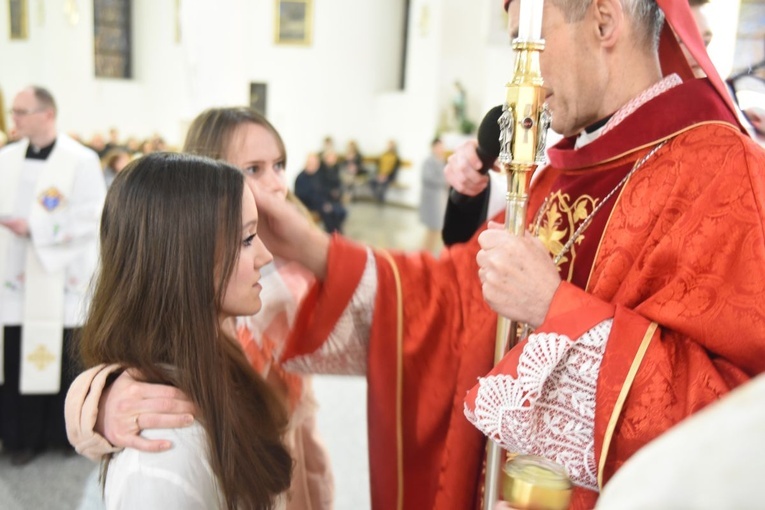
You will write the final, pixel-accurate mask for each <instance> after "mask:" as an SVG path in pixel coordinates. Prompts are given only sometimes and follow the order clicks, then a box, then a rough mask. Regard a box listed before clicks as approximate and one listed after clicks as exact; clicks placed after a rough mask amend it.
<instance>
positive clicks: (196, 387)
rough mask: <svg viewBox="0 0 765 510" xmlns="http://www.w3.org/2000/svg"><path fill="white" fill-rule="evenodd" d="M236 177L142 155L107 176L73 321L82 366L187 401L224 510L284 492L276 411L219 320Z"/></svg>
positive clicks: (233, 247) (235, 209)
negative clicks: (125, 376)
mask: <svg viewBox="0 0 765 510" xmlns="http://www.w3.org/2000/svg"><path fill="white" fill-rule="evenodd" d="M243 192H244V177H243V176H242V174H241V173H240V172H239V171H238V170H237V169H235V168H234V167H232V166H230V165H227V164H225V163H223V162H220V161H213V160H211V159H208V158H202V157H198V156H191V155H185V154H172V153H154V154H151V155H148V156H144V157H142V158H140V159H138V160H136V161H133V162H132V163H130V164H129V165H128V166H127V167H125V169H124V170H123V171H122V172H120V173H119V174H118V175H117V177H116V178H115V179H114V183H113V185H112V187H111V188H110V189H109V191H108V193H107V196H106V204H105V206H104V211H103V216H102V218H101V247H100V251H101V267H100V270H99V274H98V277H97V281H96V285H95V291H94V296H93V300H92V304H91V308H90V311H89V316H88V318H87V320H86V322H85V325H84V327H83V328H82V339H81V347H80V348H81V355H82V359H83V360H84V362H85V363H86V365H87V366H92V365H95V364H98V363H119V364H121V365H123V366H124V367H128V368H136V369H138V371H139V372H140V373H141V374H142V375H143V377H144V378H145V380H146V381H149V382H154V383H162V384H170V385H173V386H175V387H177V388H179V389H181V390H182V391H183V392H184V393H186V394H187V395H188V396H189V398H190V399H191V400H192V401H193V402H194V404H196V407H197V409H198V412H199V420H200V422H201V424H202V426H203V427H204V429H205V431H206V432H207V438H208V444H209V452H210V455H209V457H210V464H211V466H212V469H213V471H214V473H215V475H216V476H217V480H218V482H219V487H220V488H221V491H222V493H223V496H224V497H225V500H226V504H227V507H228V508H229V509H232V510H233V509H238V508H255V509H269V508H272V507H273V505H274V500H275V498H276V496H277V495H278V494H280V493H281V492H283V491H285V490H286V489H287V488H288V487H289V483H290V472H291V467H292V461H291V459H290V456H289V454H288V452H287V450H286V449H285V447H284V445H283V444H282V442H281V437H282V434H283V432H284V429H285V427H286V423H287V418H286V412H285V409H284V408H283V406H282V405H281V404H280V403H279V401H278V399H277V397H276V396H275V395H274V394H273V393H272V391H271V390H270V389H269V388H268V386H267V385H266V383H265V381H264V380H263V379H262V378H261V377H260V376H259V375H257V374H256V373H255V372H254V371H253V370H252V369H251V368H250V366H249V364H248V363H247V360H246V358H245V355H244V353H243V352H242V350H241V348H240V347H239V344H238V342H237V341H236V339H235V338H231V337H229V336H227V334H226V333H225V332H224V331H223V330H222V329H221V326H220V324H219V312H218V311H219V310H220V307H221V303H222V299H223V293H224V292H225V289H226V285H227V283H228V280H229V279H230V278H231V275H232V272H233V270H234V268H235V265H236V263H237V260H238V255H239V249H238V247H239V246H240V244H241V236H242V216H241V215H242V194H243Z"/></svg>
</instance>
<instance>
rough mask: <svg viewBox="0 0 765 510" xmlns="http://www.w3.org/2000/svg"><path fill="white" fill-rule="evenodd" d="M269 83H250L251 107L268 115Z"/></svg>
mask: <svg viewBox="0 0 765 510" xmlns="http://www.w3.org/2000/svg"><path fill="white" fill-rule="evenodd" d="M267 92H268V84H267V83H256V82H252V83H250V108H252V109H253V110H255V111H256V112H258V113H259V114H261V115H263V116H264V117H266V116H267V115H266V93H267Z"/></svg>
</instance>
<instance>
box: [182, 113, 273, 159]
mask: <svg viewBox="0 0 765 510" xmlns="http://www.w3.org/2000/svg"><path fill="white" fill-rule="evenodd" d="M246 123H252V124H256V125H258V126H263V127H264V128H266V129H267V130H268V131H269V132H270V133H271V134H272V135H274V138H276V144H277V146H278V147H279V152H281V155H282V157H283V158H284V164H285V166H286V165H287V151H286V149H285V148H284V141H283V140H282V137H281V136H280V135H279V132H278V131H277V130H276V128H275V127H274V126H273V125H272V124H271V123H270V122H269V121H268V119H266V118H265V117H264V116H262V115H261V114H259V113H258V112H256V111H255V110H253V109H252V108H247V107H244V106H242V107H229V108H210V109H207V110H205V111H203V112H202V113H200V114H199V115H197V117H196V118H195V119H194V120H193V121H192V123H191V125H190V126H189V131H188V133H187V134H186V141H185V142H184V144H183V152H188V153H189V154H199V155H201V156H207V157H208V158H213V159H221V160H225V159H226V152H227V151H228V149H229V144H230V143H231V139H232V137H231V135H232V134H233V132H234V130H235V129H236V128H237V127H239V126H240V125H242V124H246Z"/></svg>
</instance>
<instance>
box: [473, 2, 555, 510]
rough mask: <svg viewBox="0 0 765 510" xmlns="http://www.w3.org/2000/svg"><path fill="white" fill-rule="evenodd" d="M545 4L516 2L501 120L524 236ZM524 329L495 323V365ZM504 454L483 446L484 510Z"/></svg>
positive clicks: (511, 220) (504, 164)
mask: <svg viewBox="0 0 765 510" xmlns="http://www.w3.org/2000/svg"><path fill="white" fill-rule="evenodd" d="M542 9H543V0H520V19H519V32H518V38H517V39H515V40H514V41H513V50H515V66H514V70H513V77H512V79H511V80H510V82H509V83H508V84H507V100H506V103H505V104H504V107H503V112H502V115H501V117H500V119H499V127H500V135H499V142H500V153H499V163H500V165H499V166H500V172H501V173H503V174H505V175H506V176H507V206H506V209H505V228H506V229H507V230H508V231H509V232H511V233H513V234H515V235H517V236H523V235H524V233H525V230H526V228H525V227H526V210H527V207H528V198H529V184H530V182H531V175H532V173H533V172H534V170H536V168H537V166H539V165H540V164H541V163H542V162H543V160H544V150H545V138H546V135H547V129H548V128H549V127H550V120H551V118H550V113H549V110H548V109H547V105H546V104H545V102H544V100H545V93H544V89H543V87H542V85H543V80H542V73H541V70H540V67H539V53H540V52H541V51H543V50H544V47H545V44H544V40H543V39H542V36H541V32H542ZM524 329H525V328H524V326H523V325H521V324H518V323H516V322H515V321H511V320H509V319H507V318H506V317H502V316H499V317H498V318H497V336H496V344H495V349H494V364H497V363H498V362H499V361H500V360H501V359H502V358H503V357H504V356H505V354H506V353H507V351H508V350H509V349H511V348H512V347H513V346H515V345H516V344H517V343H518V341H519V340H520V337H521V336H522V335H523V334H524V333H523V330H524ZM501 463H502V449H501V448H500V446H499V445H498V444H497V443H495V442H494V441H492V440H489V442H488V444H487V455H486V480H485V488H484V497H483V509H484V510H493V508H494V505H495V503H496V502H497V501H498V500H499V496H500V494H499V493H500V480H501Z"/></svg>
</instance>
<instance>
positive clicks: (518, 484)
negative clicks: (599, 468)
mask: <svg viewBox="0 0 765 510" xmlns="http://www.w3.org/2000/svg"><path fill="white" fill-rule="evenodd" d="M502 489H503V491H502V495H503V499H504V500H505V501H506V502H507V503H508V504H510V506H512V507H514V508H518V509H519V510H565V509H567V508H568V505H569V502H570V500H571V490H572V485H571V480H569V478H568V473H566V470H565V469H564V468H563V466H561V465H559V464H556V463H555V462H551V461H549V460H547V459H545V458H542V457H537V456H536V455H517V456H515V457H513V458H511V459H508V461H507V462H506V463H505V466H504V468H503V470H502Z"/></svg>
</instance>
